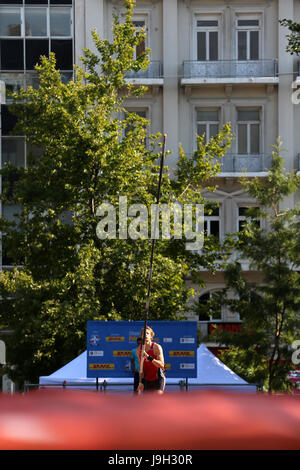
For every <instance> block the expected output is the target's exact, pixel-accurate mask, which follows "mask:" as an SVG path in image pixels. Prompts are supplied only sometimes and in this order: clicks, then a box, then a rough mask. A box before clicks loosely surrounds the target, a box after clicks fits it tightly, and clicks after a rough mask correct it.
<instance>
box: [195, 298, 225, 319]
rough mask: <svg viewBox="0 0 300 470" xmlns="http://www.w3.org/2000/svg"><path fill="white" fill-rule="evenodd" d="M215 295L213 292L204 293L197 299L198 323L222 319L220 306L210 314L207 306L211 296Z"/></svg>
mask: <svg viewBox="0 0 300 470" xmlns="http://www.w3.org/2000/svg"><path fill="white" fill-rule="evenodd" d="M214 295H216V291H214V292H206V293H205V294H202V295H201V296H200V297H199V321H206V320H207V321H212V320H221V319H222V308H221V306H220V307H218V308H217V310H215V311H214V312H212V311H211V310H210V309H209V307H208V306H207V304H208V302H209V301H210V300H212V298H213V296H214Z"/></svg>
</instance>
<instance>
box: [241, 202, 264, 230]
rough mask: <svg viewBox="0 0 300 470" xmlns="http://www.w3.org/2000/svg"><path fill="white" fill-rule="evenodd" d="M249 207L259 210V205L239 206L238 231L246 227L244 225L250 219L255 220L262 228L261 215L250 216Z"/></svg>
mask: <svg viewBox="0 0 300 470" xmlns="http://www.w3.org/2000/svg"><path fill="white" fill-rule="evenodd" d="M249 208H252V209H254V210H255V209H257V210H258V207H255V206H239V208H238V231H239V232H241V231H242V230H243V229H244V226H245V224H246V223H247V222H249V221H251V220H252V221H254V222H255V223H256V225H257V227H258V228H260V226H261V224H260V219H259V217H258V216H257V217H250V216H249V215H248V213H247V211H248V209H249Z"/></svg>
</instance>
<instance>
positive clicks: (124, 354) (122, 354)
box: [113, 351, 131, 357]
mask: <svg viewBox="0 0 300 470" xmlns="http://www.w3.org/2000/svg"><path fill="white" fill-rule="evenodd" d="M113 356H114V357H116V356H117V357H130V356H131V351H114V352H113Z"/></svg>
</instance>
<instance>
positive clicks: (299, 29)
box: [279, 18, 300, 55]
mask: <svg viewBox="0 0 300 470" xmlns="http://www.w3.org/2000/svg"><path fill="white" fill-rule="evenodd" d="M279 24H280V25H281V26H286V27H287V28H288V29H289V30H290V34H289V35H287V39H288V45H287V47H286V50H287V52H289V53H290V54H291V55H293V54H296V55H298V54H299V53H300V23H297V22H295V21H292V20H287V19H286V18H285V19H283V20H280V21H279Z"/></svg>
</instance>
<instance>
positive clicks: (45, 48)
mask: <svg viewBox="0 0 300 470" xmlns="http://www.w3.org/2000/svg"><path fill="white" fill-rule="evenodd" d="M42 55H44V56H46V57H48V55H49V41H48V39H26V70H33V69H34V67H35V65H36V64H37V63H39V62H40V58H41V56H42Z"/></svg>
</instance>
